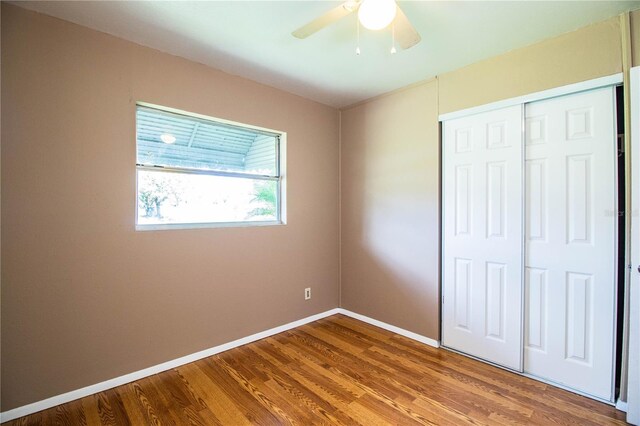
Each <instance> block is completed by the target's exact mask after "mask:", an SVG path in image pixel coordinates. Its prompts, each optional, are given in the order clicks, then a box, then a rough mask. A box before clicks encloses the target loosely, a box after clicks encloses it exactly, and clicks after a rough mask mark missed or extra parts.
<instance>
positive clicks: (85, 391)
mask: <svg viewBox="0 0 640 426" xmlns="http://www.w3.org/2000/svg"><path fill="white" fill-rule="evenodd" d="M337 313H340V309H338V308H335V309H331V310H329V311H326V312H322V313H319V314H316V315H312V316H310V317H306V318H303V319H301V320H298V321H293V322H290V323H288V324H284V325H281V326H279V327H275V328H271V329H269V330H266V331H261V332H260V333H256V334H252V335H251V336H247V337H243V338H242V339H238V340H234V341H233V342H229V343H225V344H222V345H219V346H214V347H213V348H209V349H205V350H203V351H200V352H196V353H193V354H191V355H186V356H183V357H180V358H176V359H174V360H171V361H167V362H163V363H162V364H158V365H154V366H152V367H149V368H145V369H144V370H139V371H135V372H133V373H129V374H125V375H124V376H120V377H116V378H115V379H110V380H105V381H104V382H100V383H96V384H95V385H90V386H87V387H84V388H81V389H77V390H74V391H71V392H67V393H63V394H62V395H57V396H53V397H51V398H47V399H43V400H42V401H38V402H34V403H32V404H28V405H23V406H22V407H18V408H14V409H13V410H9V411H5V412H3V413H0V423H3V422H8V421H9V420H14V419H17V418H19V417H23V416H26V415H29V414H33V413H37V412H38V411H42V410H46V409H47V408H51V407H55V406H56V405H60V404H64V403H67V402H71V401H74V400H76V399H79V398H84V397H85V396H89V395H93V394H95V393H98V392H102V391H105V390H107V389H111V388H115V387H117V386H121V385H124V384H127V383H131V382H133V381H135V380H140V379H143V378H145V377H149V376H152V375H154V374H158V373H161V372H163V371H167V370H170V369H172V368H177V367H180V366H181V365H184V364H188V363H190V362H194V361H197V360H199V359H202V358H206V357H208V356H212V355H215V354H218V353H220V352H224V351H228V350H229V349H233V348H237V347H238V346H242V345H246V344H247V343H251V342H255V341H256V340H260V339H264V338H266V337H269V336H273V335H274V334H278V333H282V332H283V331H287V330H291V329H293V328H296V327H300V326H301V325H305V324H308V323H310V322H313V321H317V320H319V319H322V318H326V317H329V316H331V315H335V314H337Z"/></svg>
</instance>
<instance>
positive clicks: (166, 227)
mask: <svg viewBox="0 0 640 426" xmlns="http://www.w3.org/2000/svg"><path fill="white" fill-rule="evenodd" d="M279 225H285V223H283V222H282V221H279V220H272V221H264V222H219V223H157V224H136V231H171V230H178V229H209V228H252V227H262V226H279Z"/></svg>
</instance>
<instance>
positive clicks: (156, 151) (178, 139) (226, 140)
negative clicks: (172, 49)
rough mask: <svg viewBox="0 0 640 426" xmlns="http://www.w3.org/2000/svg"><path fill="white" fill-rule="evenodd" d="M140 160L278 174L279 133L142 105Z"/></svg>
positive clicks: (138, 129)
mask: <svg viewBox="0 0 640 426" xmlns="http://www.w3.org/2000/svg"><path fill="white" fill-rule="evenodd" d="M136 135H137V136H136V137H137V146H138V160H137V162H138V164H146V165H157V166H165V167H179V168H190V169H200V170H214V171H228V172H236V173H249V174H259V175H269V176H276V175H277V173H278V171H277V167H276V161H277V156H276V150H277V136H276V135H273V134H266V133H262V132H259V131H255V130H252V129H247V128H242V127H239V126H232V125H228V124H223V123H217V122H215V121H210V120H202V119H198V118H194V117H189V116H186V115H180V114H173V113H169V112H166V111H160V110H156V109H152V108H145V107H138V109H137V112H136Z"/></svg>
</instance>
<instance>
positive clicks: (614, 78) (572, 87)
mask: <svg viewBox="0 0 640 426" xmlns="http://www.w3.org/2000/svg"><path fill="white" fill-rule="evenodd" d="M622 77H623V75H622V73H617V74H613V75H609V76H606V77H600V78H594V79H592V80H586V81H581V82H578V83H573V84H568V85H566V86H561V87H555V88H552V89H547V90H542V91H540V92H534V93H529V94H527V95H522V96H517V97H515V98H509V99H503V100H500V101H496V102H491V103H488V104H484V105H479V106H475V107H472V108H466V109H461V110H458V111H453V112H448V113H445V114H440V115H439V116H438V120H439V121H447V120H451V119H454V118H460V117H466V116H469V115H474V114H479V113H481V112H487V111H492V110H494V109H501V108H506V107H510V106H514V105H518V104H526V103H529V102H535V101H541V100H544V99H551V98H556V97H558V96H564V95H569V94H574V93H578V92H584V91H587V90H593V89H599V88H601V87H607V86H616V85H618V84H622V82H623V78H622Z"/></svg>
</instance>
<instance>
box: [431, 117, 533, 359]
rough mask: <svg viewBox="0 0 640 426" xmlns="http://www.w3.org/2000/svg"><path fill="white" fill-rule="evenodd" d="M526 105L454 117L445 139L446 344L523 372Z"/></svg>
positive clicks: (444, 307)
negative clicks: (523, 131)
mask: <svg viewBox="0 0 640 426" xmlns="http://www.w3.org/2000/svg"><path fill="white" fill-rule="evenodd" d="M522 120H523V112H522V106H521V105H518V106H513V107H509V108H505V109H501V110H496V111H491V112H487V113H482V114H476V115H473V116H469V117H463V118H459V119H453V120H449V121H446V122H445V123H444V140H443V203H444V204H443V205H444V210H443V258H442V262H443V300H442V304H443V306H442V341H443V344H444V345H445V346H447V347H450V348H452V349H456V350H459V351H461V352H465V353H467V354H470V355H473V356H476V357H479V358H483V359H485V360H488V361H491V362H494V363H496V364H500V365H503V366H506V367H509V368H512V369H514V370H519V371H521V370H522V247H523V241H522V238H523V237H522V236H523V229H522V216H523V211H522V209H523V207H522V204H523V202H522V199H523V188H522V187H523V177H522V174H523V168H522V162H523V153H522V145H523V141H522Z"/></svg>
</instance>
